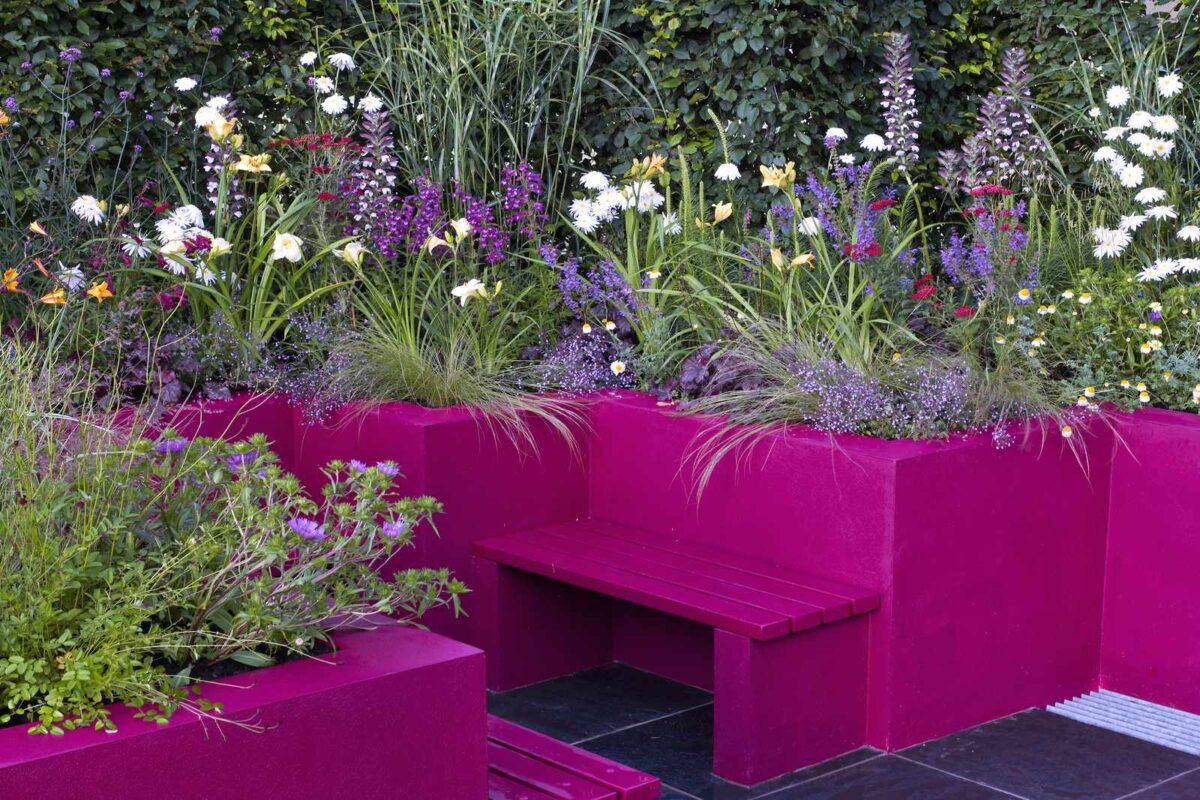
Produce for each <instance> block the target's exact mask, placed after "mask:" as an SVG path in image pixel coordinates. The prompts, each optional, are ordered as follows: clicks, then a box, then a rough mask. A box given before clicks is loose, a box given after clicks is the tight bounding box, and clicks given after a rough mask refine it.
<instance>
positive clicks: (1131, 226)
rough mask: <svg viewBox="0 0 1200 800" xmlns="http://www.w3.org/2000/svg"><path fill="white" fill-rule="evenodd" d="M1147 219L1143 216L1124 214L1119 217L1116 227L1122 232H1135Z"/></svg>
mask: <svg viewBox="0 0 1200 800" xmlns="http://www.w3.org/2000/svg"><path fill="white" fill-rule="evenodd" d="M1147 219H1148V218H1147V217H1146V215H1145V214H1126V215H1125V216H1123V217H1121V220H1120V222H1118V223H1117V227H1118V228H1120V229H1121V230H1123V231H1131V232H1132V231H1136V230H1137V229H1138V228H1140V227H1142V225H1143V224H1144V223H1145V222H1146V220H1147Z"/></svg>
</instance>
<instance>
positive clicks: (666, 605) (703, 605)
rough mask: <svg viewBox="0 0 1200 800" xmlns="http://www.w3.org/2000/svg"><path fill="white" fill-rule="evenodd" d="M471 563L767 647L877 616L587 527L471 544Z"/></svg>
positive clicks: (740, 567)
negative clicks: (484, 562)
mask: <svg viewBox="0 0 1200 800" xmlns="http://www.w3.org/2000/svg"><path fill="white" fill-rule="evenodd" d="M475 555H477V556H479V557H482V558H486V559H489V560H491V561H495V562H497V563H500V564H505V565H507V566H510V567H515V568H517V569H521V570H524V571H526V572H532V573H535V574H537V575H542V576H545V577H547V578H552V579H554V580H557V581H562V582H564V583H570V584H573V585H575V586H579V587H581V588H584V589H589V590H591V591H595V592H601V593H603V594H606V595H609V596H610V597H617V598H620V599H622V600H628V601H630V602H632V603H637V604H639V605H643V606H646V607H648V608H653V609H656V610H658V611H662V612H665V613H667V614H673V615H676V616H680V617H683V618H685V619H690V620H692V621H693V622H699V623H701V624H703V625H710V626H712V627H714V628H720V629H721V630H726V631H730V632H732V633H739V634H742V635H744V636H749V637H751V638H752V639H756V640H759V641H768V640H771V639H777V638H779V637H781V636H786V635H788V634H789V633H797V632H799V631H803V630H808V629H809V628H815V627H817V626H819V625H823V624H827V623H830V622H836V621H837V620H840V619H845V618H847V617H849V616H851V615H853V614H862V613H866V612H868V611H872V610H874V609H875V608H878V607H879V595H878V594H877V593H873V592H867V591H865V590H862V589H858V588H855V587H852V586H848V585H844V584H839V583H836V582H834V581H829V580H826V579H822V578H817V577H814V576H810V575H805V574H803V573H799V572H794V571H790V570H784V569H780V568H778V567H774V566H772V565H769V564H763V563H758V562H755V561H753V560H750V559H746V558H742V557H738V556H734V555H732V554H729V553H725V552H723V551H718V550H715V549H712V548H705V547H702V546H697V545H695V544H692V543H688V542H678V541H664V540H662V539H658V538H655V537H652V536H649V535H647V534H645V533H642V532H640V531H636V530H633V529H631V528H627V527H623V526H620V525H613V524H611V523H605V522H600V521H597V520H580V521H578V522H573V523H568V524H564V525H554V526H550V527H545V528H536V529H533V530H526V531H519V532H517V533H509V534H505V535H503V536H496V537H492V538H489V539H483V540H481V541H478V542H476V543H475Z"/></svg>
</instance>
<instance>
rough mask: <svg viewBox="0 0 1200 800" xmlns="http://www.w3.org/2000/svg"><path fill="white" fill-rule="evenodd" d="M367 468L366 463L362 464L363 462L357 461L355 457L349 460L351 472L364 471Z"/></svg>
mask: <svg viewBox="0 0 1200 800" xmlns="http://www.w3.org/2000/svg"><path fill="white" fill-rule="evenodd" d="M367 469H368V467H367V465H366V464H364V463H363V462H361V461H359V460H358V459H357V458H353V459H351V460H350V471H351V472H366V471H367Z"/></svg>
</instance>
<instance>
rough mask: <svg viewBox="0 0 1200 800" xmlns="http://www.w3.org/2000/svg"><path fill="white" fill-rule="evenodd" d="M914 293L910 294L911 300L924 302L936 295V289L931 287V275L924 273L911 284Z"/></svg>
mask: <svg viewBox="0 0 1200 800" xmlns="http://www.w3.org/2000/svg"><path fill="white" fill-rule="evenodd" d="M913 287H914V291H913V293H912V299H913V300H926V299H928V298H930V297H933V295H934V294H936V293H937V287H936V286H934V285H933V273H931V272H926V273H925V274H924V275H922V276H921V277H919V278H917V280H916V281H915V282H914V283H913Z"/></svg>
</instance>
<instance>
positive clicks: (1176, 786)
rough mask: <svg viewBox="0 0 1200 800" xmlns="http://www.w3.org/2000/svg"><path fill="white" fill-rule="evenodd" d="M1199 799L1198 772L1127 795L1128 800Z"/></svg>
mask: <svg viewBox="0 0 1200 800" xmlns="http://www.w3.org/2000/svg"><path fill="white" fill-rule="evenodd" d="M1197 798H1200V770H1196V771H1194V772H1189V773H1187V774H1185V775H1181V776H1180V777H1178V778H1172V779H1171V780H1169V781H1167V782H1166V783H1160V784H1158V785H1157V786H1151V787H1150V788H1149V789H1143V790H1142V791H1140V792H1136V793H1134V794H1131V795H1129V798H1128V800H1196V799H1197Z"/></svg>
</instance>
